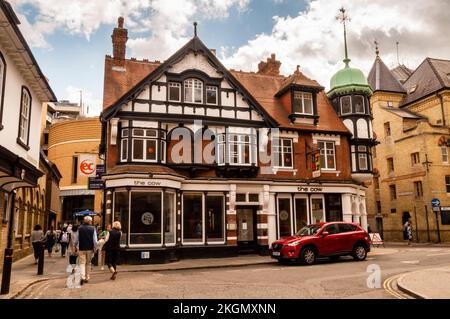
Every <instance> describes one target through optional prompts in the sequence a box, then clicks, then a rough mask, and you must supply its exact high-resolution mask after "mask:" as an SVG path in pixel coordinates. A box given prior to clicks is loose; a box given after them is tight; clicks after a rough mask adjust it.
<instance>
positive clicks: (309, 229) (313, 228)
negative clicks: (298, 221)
mask: <svg viewBox="0 0 450 319" xmlns="http://www.w3.org/2000/svg"><path fill="white" fill-rule="evenodd" d="M320 228H321V226H320V225H309V226H305V227H303V228H302V229H300V230H299V231H298V232H297V233H296V234H295V235H297V236H310V235H315V234H317V232H318V231H319V230H320Z"/></svg>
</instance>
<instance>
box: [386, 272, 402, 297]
mask: <svg viewBox="0 0 450 319" xmlns="http://www.w3.org/2000/svg"><path fill="white" fill-rule="evenodd" d="M402 275H403V274H400V275H395V276H392V277H389V278H388V279H386V280H385V281H384V282H383V288H384V290H386V291H387V292H388V293H389V294H391V295H392V296H394V297H395V298H397V299H406V297H404V296H403V295H401V294H400V293H398V292H397V291H395V290H394V288H393V287H392V283H393V282H395V281H396V280H397V279H398V278H399V277H401V276H402Z"/></svg>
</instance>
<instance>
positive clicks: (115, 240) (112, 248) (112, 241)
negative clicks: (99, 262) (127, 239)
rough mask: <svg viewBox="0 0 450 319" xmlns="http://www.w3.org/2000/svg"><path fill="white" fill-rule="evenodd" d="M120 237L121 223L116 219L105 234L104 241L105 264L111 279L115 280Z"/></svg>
mask: <svg viewBox="0 0 450 319" xmlns="http://www.w3.org/2000/svg"><path fill="white" fill-rule="evenodd" d="M121 237H122V225H121V224H120V222H118V221H116V222H114V223H113V226H112V229H111V230H110V231H109V232H108V234H107V235H106V243H105V246H104V247H105V251H106V264H107V265H108V268H109V271H110V272H111V273H112V276H111V278H110V279H111V280H115V279H116V277H117V259H118V258H119V252H120V239H121Z"/></svg>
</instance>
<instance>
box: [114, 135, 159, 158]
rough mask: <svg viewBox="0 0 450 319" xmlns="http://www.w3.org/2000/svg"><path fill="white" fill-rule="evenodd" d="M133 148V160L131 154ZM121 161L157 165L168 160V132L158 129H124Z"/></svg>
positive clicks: (121, 141)
mask: <svg viewBox="0 0 450 319" xmlns="http://www.w3.org/2000/svg"><path fill="white" fill-rule="evenodd" d="M130 148H131V158H129V152H130ZM120 160H121V162H127V161H129V160H131V161H134V162H147V163H156V162H158V161H161V162H165V160H166V132H165V131H163V130H159V129H156V128H124V129H122V131H121V140H120Z"/></svg>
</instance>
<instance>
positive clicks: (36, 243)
mask: <svg viewBox="0 0 450 319" xmlns="http://www.w3.org/2000/svg"><path fill="white" fill-rule="evenodd" d="M41 246H42V243H41V242H40V241H34V242H33V252H34V259H36V260H37V259H39V253H40V251H41Z"/></svg>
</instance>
